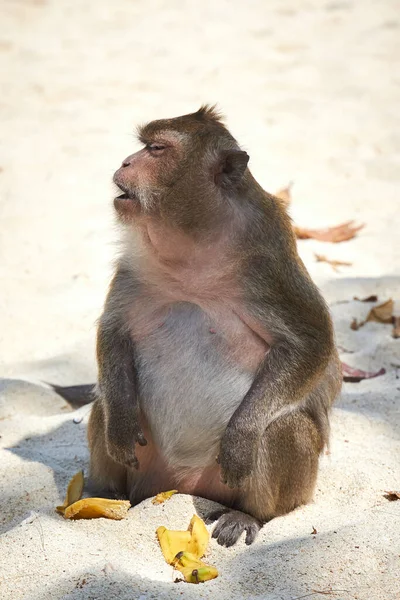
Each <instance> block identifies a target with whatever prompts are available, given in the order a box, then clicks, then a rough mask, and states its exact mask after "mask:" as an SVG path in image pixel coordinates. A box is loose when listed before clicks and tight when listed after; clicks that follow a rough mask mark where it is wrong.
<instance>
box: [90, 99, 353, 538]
mask: <svg viewBox="0 0 400 600" xmlns="http://www.w3.org/2000/svg"><path fill="white" fill-rule="evenodd" d="M139 138H140V140H141V141H142V142H143V144H144V145H145V147H144V148H143V149H142V150H140V151H139V152H137V153H136V154H134V155H132V156H130V157H128V158H127V159H126V160H125V161H124V162H123V164H122V167H121V168H120V169H119V170H118V171H117V172H116V174H115V176H114V181H115V183H116V184H117V185H118V187H119V188H120V189H121V190H122V191H123V194H122V195H121V196H119V197H118V198H116V199H115V201H114V204H115V208H116V211H117V214H118V216H119V219H120V221H121V223H122V224H123V227H124V230H125V233H124V251H123V253H122V256H121V258H120V260H119V262H118V266H117V270H116V274H115V276H114V279H113V281H112V283H111V287H110V291H109V294H108V297H107V301H106V304H105V309H104V313H103V315H102V317H101V320H100V325H99V331H98V347H97V351H98V365H99V383H98V391H97V399H96V400H95V403H94V406H93V410H92V414H91V417H90V422H89V431H88V436H89V445H90V450H91V477H92V481H93V483H94V484H95V485H96V486H97V487H98V488H102V489H103V490H106V491H108V492H109V493H116V494H125V495H127V496H128V497H129V498H130V500H131V502H132V503H137V502H139V501H140V500H142V499H143V498H146V497H148V496H151V495H153V494H155V493H157V492H159V491H161V490H166V489H172V488H176V489H178V490H179V491H181V492H183V493H191V494H196V495H202V496H205V497H207V498H211V499H213V500H217V501H220V502H221V503H223V504H225V505H226V506H228V507H230V508H232V509H234V510H232V511H230V512H227V513H225V514H223V515H222V516H221V515H220V518H219V521H218V523H217V526H216V528H215V529H214V536H215V537H217V538H218V541H219V543H221V544H224V545H231V544H233V543H235V541H236V540H237V539H238V537H239V536H240V534H241V533H242V532H243V531H246V541H247V543H251V542H252V541H253V539H254V538H255V535H256V533H257V531H258V529H259V527H260V524H261V523H263V522H265V521H268V520H269V519H271V518H272V517H274V516H276V515H282V514H284V513H287V512H288V511H290V510H292V509H293V508H295V507H296V506H298V505H300V504H303V503H306V502H308V501H309V500H310V499H311V497H312V494H313V490H314V486H315V481H316V476H317V469H318V457H319V454H320V452H321V451H322V449H323V447H324V446H325V444H326V443H327V441H328V435H329V419H328V416H329V410H330V407H331V405H332V403H333V401H334V399H335V397H336V396H337V394H338V392H339V390H340V386H341V373H340V365H339V362H338V357H337V353H336V349H335V345H334V340H333V331H332V323H331V319H330V316H329V313H328V310H327V307H326V305H325V303H324V301H323V300H322V298H321V296H320V294H319V292H318V290H317V288H316V287H315V285H314V284H313V282H312V281H311V279H310V277H309V275H308V273H307V271H306V269H305V267H304V265H303V263H302V262H301V260H300V258H299V256H298V254H297V250H296V242H295V238H294V235H293V232H292V227H291V223H290V219H289V217H288V216H287V214H286V212H285V209H284V208H283V207H282V204H281V203H280V202H279V200H278V199H276V198H275V197H273V196H271V195H270V194H268V193H266V192H265V191H264V190H263V189H262V188H261V187H260V186H259V184H258V183H257V182H256V181H255V180H254V178H253V177H252V175H251V173H250V171H249V169H248V168H247V162H248V155H247V154H246V153H245V152H244V151H243V150H241V149H240V148H239V146H238V144H237V142H236V140H235V139H234V138H233V137H232V136H231V134H230V133H229V132H228V130H227V129H226V128H225V126H224V125H223V123H222V121H221V118H220V116H219V115H218V114H217V113H216V111H215V110H214V109H212V108H209V107H202V108H201V109H200V110H199V111H198V112H197V113H194V114H191V115H186V116H183V117H178V118H176V119H167V120H160V121H154V122H152V123H150V124H148V125H146V126H145V127H142V128H141V129H140V135H139ZM217 456H218V463H217V462H216V458H217Z"/></svg>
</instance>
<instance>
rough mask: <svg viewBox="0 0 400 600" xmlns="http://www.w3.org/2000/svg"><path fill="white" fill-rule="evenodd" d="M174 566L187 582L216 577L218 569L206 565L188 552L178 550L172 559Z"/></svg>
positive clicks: (197, 581)
mask: <svg viewBox="0 0 400 600" xmlns="http://www.w3.org/2000/svg"><path fill="white" fill-rule="evenodd" d="M174 568H175V569H177V570H178V571H180V572H181V573H182V574H183V576H184V577H185V581H187V582H188V583H201V582H204V581H210V580H211V579H215V578H216V577H218V571H217V569H216V568H215V567H212V566H211V565H206V564H205V563H203V562H202V561H201V560H200V559H198V558H197V557H196V556H195V555H194V554H191V553H190V552H179V553H178V554H177V555H176V557H175V560H174Z"/></svg>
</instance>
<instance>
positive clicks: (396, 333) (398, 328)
mask: <svg viewBox="0 0 400 600" xmlns="http://www.w3.org/2000/svg"><path fill="white" fill-rule="evenodd" d="M370 298H371V300H370ZM373 298H378V297H377V296H369V297H368V298H366V299H364V300H362V302H373V301H374V300H372V299H373ZM355 300H358V298H355ZM393 308H394V302H393V300H392V299H391V298H389V300H386V302H383V303H382V304H378V305H377V306H374V307H373V308H371V310H370V311H369V313H368V315H367V318H366V319H365V320H364V321H357V319H353V320H352V322H351V323H350V329H353V330H354V331H357V329H360V327H362V326H363V325H365V323H368V322H373V323H382V324H384V325H389V324H392V325H393V332H392V335H393V337H394V338H398V337H400V317H395V316H394V315H393Z"/></svg>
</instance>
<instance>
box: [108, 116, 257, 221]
mask: <svg viewBox="0 0 400 600" xmlns="http://www.w3.org/2000/svg"><path fill="white" fill-rule="evenodd" d="M138 137H139V140H140V142H141V143H142V144H143V145H144V147H143V149H142V150H139V151H138V152H136V153H135V154H132V155H131V156H128V157H127V158H126V159H125V160H124V161H123V162H122V165H121V167H120V168H119V169H118V171H117V172H116V173H115V174H114V183H116V184H117V186H118V187H119V188H120V190H121V191H122V192H123V193H122V194H121V195H119V196H118V197H117V198H115V200H114V206H115V209H116V211H117V214H118V216H119V218H120V220H121V221H123V222H125V223H130V222H132V221H134V220H135V217H136V216H137V215H146V214H147V215H149V216H155V217H159V218H161V219H163V220H165V221H168V222H169V223H170V224H173V225H176V226H178V227H182V228H184V229H185V230H189V231H190V230H192V231H195V230H202V229H203V228H204V229H206V228H207V227H209V223H210V222H215V221H216V217H218V216H219V215H221V216H222V215H223V214H224V212H226V211H227V210H229V202H230V201H231V200H232V199H233V198H235V196H240V195H241V187H242V186H243V184H244V179H245V177H244V176H245V173H246V170H247V163H248V160H249V156H248V155H247V153H246V152H244V151H243V150H241V149H240V148H239V146H238V144H237V142H236V140H235V139H234V138H233V137H232V135H231V134H230V133H229V131H228V130H227V129H226V127H225V126H224V125H223V123H222V122H221V117H220V115H219V114H218V113H217V112H216V110H215V108H213V107H208V106H202V107H201V108H200V110H198V111H197V112H196V113H193V114H189V115H185V116H182V117H177V118H174V119H163V120H158V121H152V122H151V123H149V124H147V125H145V126H143V127H140V128H139V135H138ZM242 192H243V190H242Z"/></svg>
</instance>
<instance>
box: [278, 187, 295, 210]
mask: <svg viewBox="0 0 400 600" xmlns="http://www.w3.org/2000/svg"><path fill="white" fill-rule="evenodd" d="M292 186H293V181H291V182H290V183H289V184H288V185H287V186H286V187H284V188H282V189H281V190H279V191H278V192H276V194H275V196H276V197H277V198H279V200H281V201H282V203H283V205H284V206H285V207H288V206H289V204H290V203H291V202H292Z"/></svg>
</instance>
